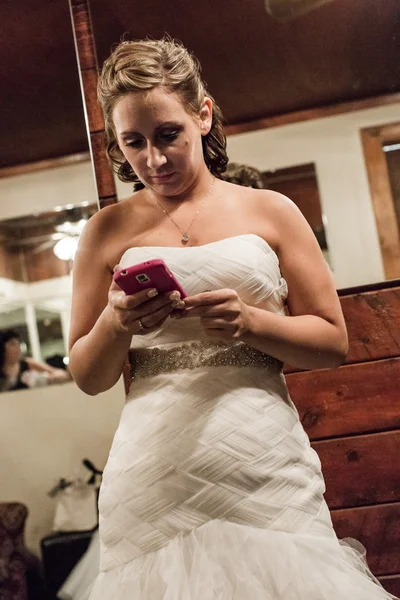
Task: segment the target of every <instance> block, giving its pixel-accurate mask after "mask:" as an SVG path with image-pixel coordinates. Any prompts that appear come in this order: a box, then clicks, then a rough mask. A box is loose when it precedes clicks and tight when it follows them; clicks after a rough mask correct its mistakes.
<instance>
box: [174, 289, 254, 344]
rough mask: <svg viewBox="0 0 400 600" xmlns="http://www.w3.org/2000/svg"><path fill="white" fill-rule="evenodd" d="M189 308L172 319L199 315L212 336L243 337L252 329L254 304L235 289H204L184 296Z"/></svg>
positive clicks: (176, 313)
mask: <svg viewBox="0 0 400 600" xmlns="http://www.w3.org/2000/svg"><path fill="white" fill-rule="evenodd" d="M184 302H185V308H184V309H183V310H179V311H174V312H173V313H172V314H171V317H172V318H180V319H185V318H190V317H198V318H200V320H201V323H202V325H203V327H204V330H205V332H206V333H207V335H209V336H210V337H214V338H220V339H223V340H239V339H241V338H242V337H243V336H244V335H245V334H246V333H248V332H249V331H250V310H251V309H250V307H249V306H248V305H247V304H245V303H244V302H243V301H242V300H241V299H240V298H239V296H238V294H237V292H236V291H235V290H230V289H227V290H217V291H213V292H203V293H201V294H196V295H195V296H190V297H187V298H185V299H184Z"/></svg>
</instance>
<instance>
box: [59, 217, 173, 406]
mask: <svg viewBox="0 0 400 600" xmlns="http://www.w3.org/2000/svg"><path fill="white" fill-rule="evenodd" d="M113 208H114V207H108V208H103V209H102V210H101V211H99V212H98V213H96V214H95V215H93V217H92V218H91V219H90V220H89V222H88V223H87V225H86V226H85V229H84V231H83V234H82V235H81V239H80V241H79V248H78V251H77V253H76V256H75V259H74V270H73V295H72V316H71V330H70V341H69V347H70V353H69V359H70V360H69V369H70V372H71V374H72V377H73V378H74V380H75V382H76V383H77V385H78V386H79V387H80V388H81V389H82V390H83V391H84V392H85V393H87V394H90V395H96V394H98V393H100V392H104V391H106V390H108V389H110V388H111V387H112V386H113V385H114V384H115V383H116V382H117V381H118V379H119V378H120V376H121V373H122V370H123V367H124V364H125V361H126V358H127V354H128V351H129V347H130V344H131V340H132V335H134V334H140V335H143V334H147V333H151V332H153V331H155V330H156V329H158V327H160V325H161V324H162V323H163V322H164V321H165V319H166V318H167V317H168V316H169V314H170V312H171V311H172V308H173V307H172V299H170V298H169V296H167V295H166V294H160V295H159V296H158V295H157V296H155V297H150V296H149V295H148V291H146V290H144V291H142V292H139V293H138V294H132V295H131V296H126V295H125V294H124V292H123V291H122V290H121V289H120V288H119V287H118V286H117V284H116V283H114V282H113V280H112V270H111V267H110V265H109V261H108V260H107V257H106V252H105V248H108V252H110V248H109V244H110V243H115V238H116V236H117V234H118V231H119V226H118V223H117V224H115V219H114V217H113V214H114V213H111V214H110V210H112V209H113ZM123 226H124V227H125V223H124V224H123ZM117 245H118V244H117ZM138 319H141V320H142V323H143V325H144V327H145V329H143V330H140V329H139V328H138V327H139V326H138Z"/></svg>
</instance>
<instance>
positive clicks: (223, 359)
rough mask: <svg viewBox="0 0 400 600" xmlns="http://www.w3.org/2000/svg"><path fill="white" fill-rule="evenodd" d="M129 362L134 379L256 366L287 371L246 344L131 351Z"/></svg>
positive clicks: (272, 359)
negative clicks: (165, 374)
mask: <svg viewBox="0 0 400 600" xmlns="http://www.w3.org/2000/svg"><path fill="white" fill-rule="evenodd" d="M129 362H130V366H131V369H130V374H131V378H132V379H135V378H137V377H154V376H156V375H160V374H162V373H173V372H174V371H179V370H181V369H184V370H185V369H188V370H193V369H197V368H201V367H224V366H235V367H248V366H252V367H260V368H264V369H269V370H273V371H281V370H282V368H283V363H282V362H281V361H279V360H277V359H276V358H273V357H272V356H269V355H268V354H265V353H264V352H261V351H260V350H256V349H255V348H252V347H251V346H248V345H247V344H243V343H242V342H240V343H236V344H232V343H229V342H192V343H189V344H182V345H180V346H175V347H173V348H168V349H162V348H157V347H156V348H148V349H140V350H133V349H131V350H130V352H129Z"/></svg>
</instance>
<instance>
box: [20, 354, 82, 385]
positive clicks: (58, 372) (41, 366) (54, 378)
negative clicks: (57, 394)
mask: <svg viewBox="0 0 400 600" xmlns="http://www.w3.org/2000/svg"><path fill="white" fill-rule="evenodd" d="M24 360H25V361H26V363H27V364H28V367H29V369H31V370H32V371H38V372H39V373H47V374H48V377H47V381H48V383H63V382H65V381H70V379H71V375H70V374H69V372H68V371H66V370H64V369H56V368H55V367H52V366H51V365H47V364H46V363H41V362H39V361H37V360H34V359H33V358H30V357H27V358H25V359H24Z"/></svg>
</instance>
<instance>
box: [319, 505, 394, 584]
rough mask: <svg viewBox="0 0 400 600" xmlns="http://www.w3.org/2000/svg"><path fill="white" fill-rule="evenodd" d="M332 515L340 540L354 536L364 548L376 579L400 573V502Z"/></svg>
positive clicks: (352, 509)
mask: <svg viewBox="0 0 400 600" xmlns="http://www.w3.org/2000/svg"><path fill="white" fill-rule="evenodd" d="M331 515H332V522H333V526H334V528H335V531H336V533H337V535H338V537H339V538H346V537H352V538H355V539H357V540H359V541H360V542H361V543H362V544H363V545H364V546H365V548H366V549H367V560H368V564H369V566H370V568H371V570H372V572H373V573H374V575H375V576H378V575H393V574H396V575H397V574H399V573H400V551H399V540H400V502H397V503H395V504H383V505H377V506H366V507H362V508H350V509H342V510H333V511H332V513H331Z"/></svg>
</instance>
